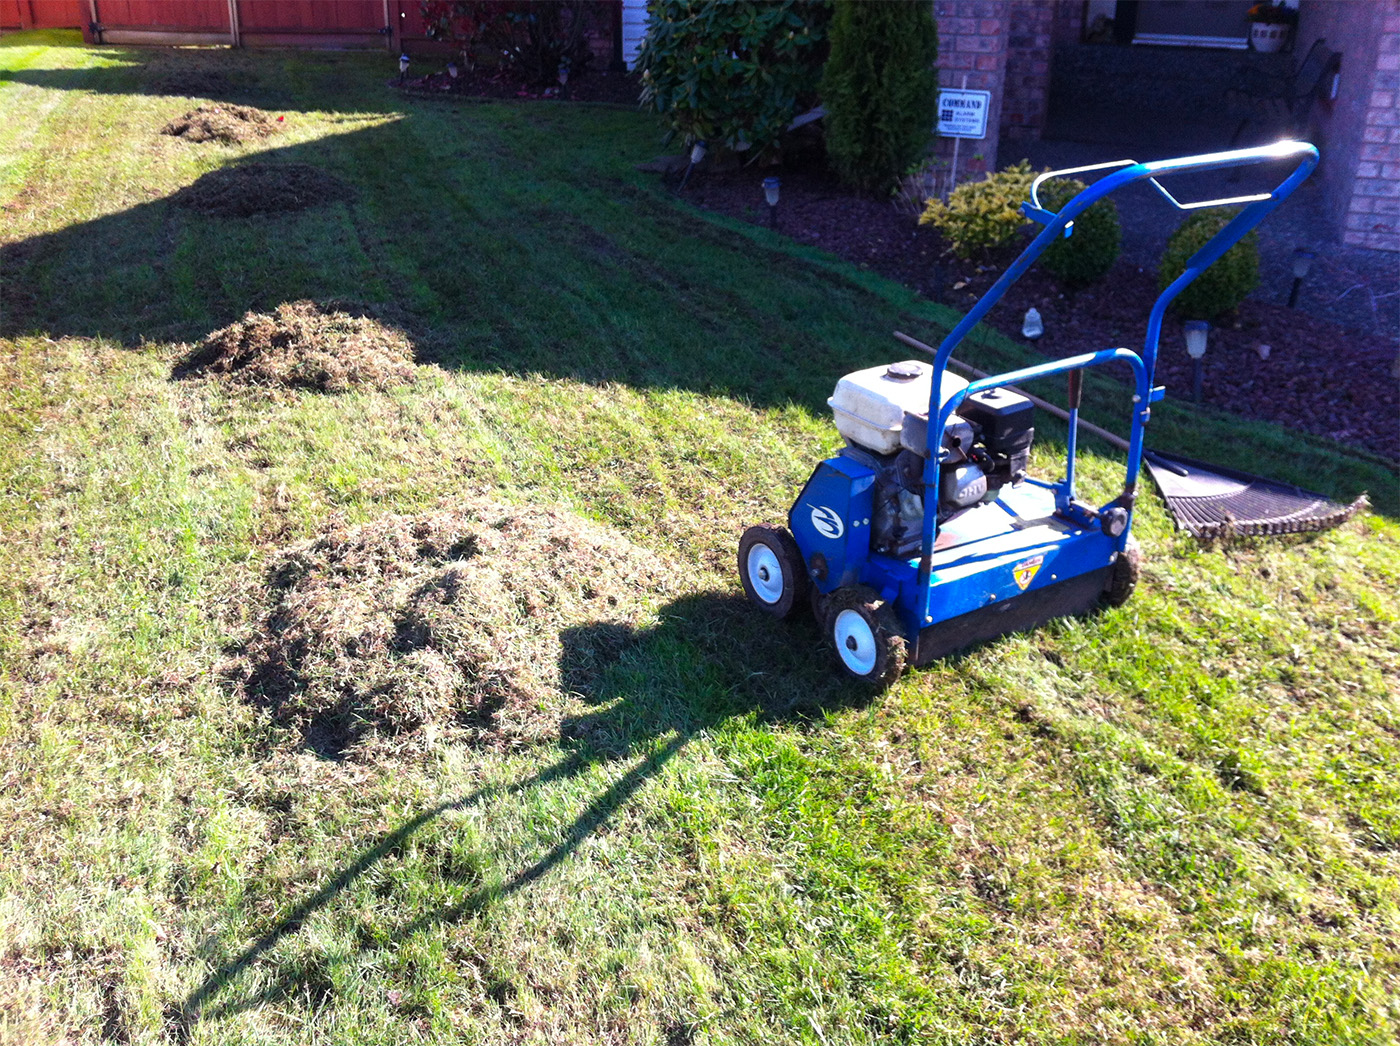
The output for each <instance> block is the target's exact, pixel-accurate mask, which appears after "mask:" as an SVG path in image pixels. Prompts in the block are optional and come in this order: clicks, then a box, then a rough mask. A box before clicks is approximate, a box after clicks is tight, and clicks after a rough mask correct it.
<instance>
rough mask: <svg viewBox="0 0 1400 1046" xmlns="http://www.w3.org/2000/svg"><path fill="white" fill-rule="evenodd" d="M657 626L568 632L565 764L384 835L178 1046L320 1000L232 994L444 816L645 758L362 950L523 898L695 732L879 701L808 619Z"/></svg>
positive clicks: (702, 603)
mask: <svg viewBox="0 0 1400 1046" xmlns="http://www.w3.org/2000/svg"><path fill="white" fill-rule="evenodd" d="M659 617H660V623H659V624H657V625H656V626H654V627H650V628H641V629H633V628H630V627H627V626H619V625H617V624H613V623H605V624H599V625H584V626H580V627H577V628H572V629H569V630H567V631H565V632H564V633H563V635H562V637H561V638H562V645H563V652H562V655H561V665H560V668H561V676H562V678H564V679H565V680H566V682H567V685H568V686H569V687H570V689H572V690H573V691H574V692H576V693H578V694H580V695H582V696H583V698H584V700H585V701H586V703H587V704H588V705H589V710H588V711H587V712H585V713H583V714H579V715H576V716H571V717H567V718H565V719H563V720H562V721H561V722H560V724H559V741H558V751H559V756H558V758H557V759H555V760H554V761H553V762H552V763H551V764H550V765H548V766H546V767H545V768H544V769H542V770H540V771H539V772H538V773H536V774H533V775H531V776H529V777H526V778H523V779H521V780H519V781H516V782H514V783H511V784H505V785H488V786H485V787H482V788H478V789H475V790H473V791H471V792H469V793H467V794H465V795H462V796H459V797H457V798H454V799H450V800H448V801H446V802H443V803H441V804H439V805H437V806H434V807H430V808H429V809H426V810H423V811H421V812H419V813H418V814H416V815H415V816H414V817H412V818H410V819H409V820H407V821H405V822H404V823H403V824H401V825H399V826H398V827H397V828H396V829H394V830H393V831H392V832H389V833H388V834H386V835H384V836H383V837H382V838H381V839H379V840H378V841H377V842H376V843H375V844H374V845H373V846H371V847H369V848H368V849H366V850H364V851H363V852H362V853H360V855H359V856H358V857H356V858H355V859H354V860H353V861H351V862H350V863H349V864H347V865H346V866H345V867H344V868H343V869H342V870H341V871H340V872H339V873H338V874H336V875H335V876H334V877H333V878H331V879H330V880H329V881H328V882H327V883H326V884H325V885H323V886H322V887H321V888H320V889H318V890H316V891H315V892H314V893H311V894H309V895H307V896H306V897H303V898H302V899H301V900H299V901H297V902H296V903H294V904H292V905H291V906H290V907H288V908H287V909H285V910H284V911H283V912H282V913H281V915H280V916H279V917H278V918H277V920H276V922H275V923H274V924H273V925H272V926H271V927H270V928H269V929H267V930H265V931H264V932H263V933H262V934H261V935H260V936H259V937H258V938H257V939H256V940H254V941H253V942H252V943H251V944H249V945H248V946H247V947H245V948H244V949H243V950H242V951H241V952H239V953H238V954H237V955H236V956H234V957H233V958H231V959H229V960H227V961H225V962H224V963H223V964H221V965H220V966H219V967H218V968H217V969H215V970H213V971H212V972H211V973H210V974H209V975H208V976H207V977H205V979H204V980H203V981H202V982H201V983H200V984H199V985H198V987H196V988H195V989H194V990H193V991H192V992H190V994H189V995H188V996H187V997H186V998H185V999H184V1001H183V1002H181V1003H179V1004H178V1005H176V1006H173V1007H172V1008H171V1009H170V1010H169V1011H168V1014H167V1016H168V1020H169V1023H170V1025H171V1027H172V1029H174V1031H175V1034H176V1036H177V1038H178V1039H179V1041H185V1040H187V1039H188V1037H189V1036H190V1034H191V1032H192V1031H193V1026H194V1024H195V1022H196V1021H198V1020H200V1019H203V1018H212V1019H218V1018H222V1017H227V1016H231V1015H233V1014H236V1013H239V1012H243V1011H245V1010H250V1009H255V1008H257V1007H259V1006H261V1005H264V1004H268V1003H273V1002H277V1001H285V1000H286V999H287V998H290V997H294V996H304V995H306V994H307V992H308V990H310V991H311V994H312V995H313V996H315V995H316V994H317V989H316V986H315V985H309V984H308V982H307V978H306V977H303V976H300V975H283V976H279V977H277V978H276V979H274V980H273V981H272V982H271V983H270V984H267V985H266V986H265V987H263V988H261V989H259V990H256V991H254V992H252V994H250V995H246V996H243V997H237V996H236V995H234V992H235V982H236V981H237V980H238V979H239V978H240V976H241V975H242V974H244V973H245V971H247V970H248V969H249V968H250V967H252V966H253V965H254V964H256V963H257V962H258V961H259V960H260V959H261V958H263V956H265V955H267V954H268V953H269V952H270V951H272V949H274V948H275V947H276V946H277V945H278V944H279V942H281V941H282V940H283V939H284V938H287V937H289V936H291V935H293V934H295V933H296V932H297V931H298V930H299V929H301V927H302V926H303V925H304V924H305V923H306V921H307V920H308V919H309V918H310V917H311V916H313V915H314V914H315V913H317V912H318V911H320V910H322V909H324V908H326V907H327V906H328V905H330V904H332V903H333V902H334V901H335V899H336V898H337V896H339V895H340V894H341V893H342V892H343V891H345V890H346V889H347V888H348V887H350V886H351V885H352V884H353V883H354V882H355V881H356V880H357V879H359V878H360V877H361V876H362V875H364V874H365V873H366V872H368V871H369V870H370V869H371V868H373V867H374V866H375V865H376V864H377V863H379V862H380V861H381V860H383V859H384V858H386V857H389V856H391V855H393V854H396V853H398V852H399V851H400V850H401V849H402V848H403V847H404V846H405V845H406V844H407V843H408V841H409V839H410V838H411V837H412V836H413V835H414V833H416V832H418V831H419V830H420V829H423V828H424V827H425V826H427V825H429V824H431V823H432V822H434V821H436V820H437V819H438V818H440V817H442V816H443V815H444V814H448V813H452V812H457V811H462V810H467V809H470V808H472V807H475V806H479V805H481V804H483V803H486V802H489V801H493V800H499V799H507V798H509V797H511V796H515V795H523V794H526V793H528V792H530V791H531V790H533V789H536V788H539V787H541V786H544V785H548V784H551V783H553V782H559V781H566V780H569V779H571V778H576V777H578V776H579V775H580V774H582V773H584V772H586V771H587V770H589V769H590V768H592V767H595V766H597V765H599V764H603V763H618V762H621V761H624V760H629V759H632V760H635V762H634V763H633V765H632V766H631V767H630V768H629V769H628V770H626V772H624V773H623V774H622V775H621V776H620V777H618V778H617V779H616V780H615V781H613V783H612V784H610V785H609V786H608V787H607V788H606V789H604V790H603V791H602V792H601V793H600V794H598V795H596V796H595V797H594V798H593V799H592V801H591V802H589V803H588V805H587V807H586V808H585V809H584V810H583V811H582V812H580V813H579V814H578V815H577V816H576V817H575V818H574V820H573V822H572V823H571V824H570V825H569V826H568V827H567V828H566V829H565V830H564V831H563V832H562V833H561V835H560V837H559V839H558V841H557V842H556V843H555V844H554V845H553V846H551V847H550V848H549V849H548V850H546V851H544V852H543V853H541V854H540V855H539V856H538V857H537V858H536V859H535V860H534V861H531V862H530V863H528V864H526V865H524V866H523V867H519V868H516V869H514V870H509V869H507V870H506V872H507V874H505V876H504V877H503V878H501V880H500V881H499V882H493V883H490V884H482V883H480V882H475V883H473V884H472V885H471V886H470V887H469V888H467V889H466V890H465V892H464V893H462V895H461V896H460V897H459V899H458V900H457V901H456V902H455V903H453V904H451V905H448V906H446V907H442V908H438V909H436V910H431V911H420V912H416V913H410V914H408V915H407V916H406V917H405V918H404V920H403V921H402V922H401V923H400V924H399V925H398V926H397V927H396V928H394V929H393V930H392V931H391V932H390V933H388V934H387V935H386V936H385V937H383V938H382V939H378V940H375V941H373V942H362V943H361V947H362V948H375V949H379V948H393V947H396V946H397V945H398V944H399V943H401V942H402V941H404V940H406V939H407V938H409V937H411V936H412V935H413V934H415V933H418V932H419V931H422V930H428V929H431V928H433V927H435V926H439V925H443V924H449V923H454V922H458V921H461V920H463V919H470V918H472V917H474V916H475V915H476V914H477V913H479V912H481V911H483V910H485V909H487V908H488V907H489V906H491V905H492V904H494V903H496V902H498V901H500V900H501V899H502V898H505V897H509V896H511V895H512V894H515V893H518V892H519V891H521V890H524V889H527V888H528V887H529V886H530V885H531V884H532V883H534V882H536V881H538V880H539V879H541V878H543V877H544V876H546V875H548V874H549V873H550V872H551V871H552V870H553V869H554V868H556V867H557V866H558V865H559V864H560V863H561V862H563V861H565V860H566V859H567V858H568V857H569V856H570V855H571V854H572V853H574V851H575V850H577V849H578V847H579V846H580V845H581V844H582V843H583V842H584V841H585V840H586V839H587V838H588V837H589V836H590V835H591V834H592V833H593V832H595V831H597V830H598V829H599V828H600V827H602V826H603V825H605V824H606V823H607V822H608V821H609V820H610V819H611V818H612V817H613V816H614V815H615V814H616V813H617V812H618V811H619V810H621V809H622V808H623V807H624V806H625V805H626V804H627V803H628V802H629V801H630V800H631V799H632V798H633V796H635V795H636V794H637V792H638V791H639V790H640V789H641V788H643V787H644V786H645V785H646V784H647V782H648V781H650V780H652V779H653V778H654V777H655V776H656V775H657V774H658V773H660V772H661V770H662V769H663V768H664V767H665V766H666V765H667V764H668V763H669V762H670V761H671V760H672V759H673V758H674V757H675V756H676V755H677V754H679V753H680V752H681V751H682V750H683V749H684V748H685V746H686V744H687V743H688V742H689V741H690V740H691V739H692V738H694V737H695V736H696V735H699V734H704V733H707V732H710V731H714V730H716V729H719V728H720V727H722V726H723V725H724V723H725V722H726V721H727V720H729V719H731V718H733V717H736V716H756V717H757V718H758V719H759V720H760V721H767V722H789V723H798V724H809V725H811V726H812V727H813V728H817V727H818V726H819V724H820V722H821V720H822V717H823V716H824V715H825V714H826V713H828V712H830V711H833V710H836V709H841V708H851V707H859V706H860V705H862V704H865V703H867V702H868V701H869V699H870V698H869V694H868V691H865V690H864V689H862V688H859V687H857V686H855V685H854V684H850V683H847V682H846V681H845V680H844V679H843V678H842V677H841V676H840V675H839V674H838V673H837V671H836V666H835V662H834V659H833V658H832V657H831V656H830V654H829V652H828V651H827V650H826V649H825V647H824V644H823V643H822V641H821V637H820V635H819V633H818V630H817V628H816V626H815V624H814V623H813V622H811V621H810V620H805V621H795V622H792V623H790V624H778V623H776V622H773V621H770V620H769V619H767V618H765V617H762V616H761V615H759V614H758V613H757V612H756V611H754V609H753V608H752V607H751V606H750V605H749V603H748V602H747V601H746V600H745V599H744V598H743V597H741V596H738V595H728V594H722V593H713V592H711V593H702V594H698V595H690V596H685V597H683V598H681V599H678V600H676V601H674V602H672V603H670V604H668V605H667V606H665V607H664V608H662V610H661V611H660V614H659ZM600 650H607V651H609V652H610V654H611V656H610V658H600V657H599V651H600ZM322 987H323V989H324V990H322V991H320V995H322V996H323V997H324V1001H329V999H330V992H331V989H330V987H329V984H328V983H327V984H326V985H323V986H322Z"/></svg>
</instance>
